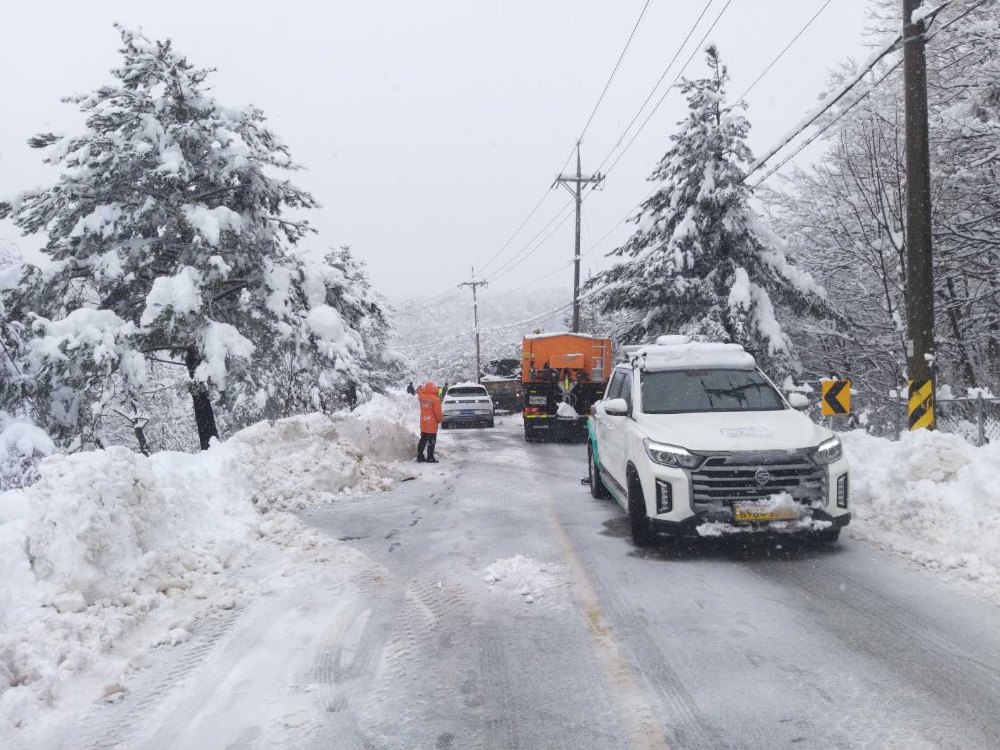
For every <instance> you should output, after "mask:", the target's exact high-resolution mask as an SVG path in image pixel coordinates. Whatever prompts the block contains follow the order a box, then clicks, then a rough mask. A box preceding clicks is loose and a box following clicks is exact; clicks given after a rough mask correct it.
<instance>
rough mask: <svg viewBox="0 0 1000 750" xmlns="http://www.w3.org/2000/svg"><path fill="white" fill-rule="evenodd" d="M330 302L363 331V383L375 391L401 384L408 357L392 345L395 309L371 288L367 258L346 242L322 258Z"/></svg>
mask: <svg viewBox="0 0 1000 750" xmlns="http://www.w3.org/2000/svg"><path fill="white" fill-rule="evenodd" d="M323 266H324V277H325V279H324V280H325V282H326V286H327V296H328V304H329V305H330V306H332V307H333V308H334V309H336V310H337V312H339V313H340V315H341V317H343V319H344V321H345V322H346V323H347V325H349V326H350V327H351V328H353V329H354V330H356V331H357V332H358V333H359V334H361V341H362V344H363V346H364V354H363V355H362V356H361V358H360V360H359V362H358V365H359V368H360V373H359V379H360V383H362V384H364V385H367V386H369V387H370V388H372V389H373V390H374V391H376V392H384V391H385V389H386V388H388V387H389V386H390V385H393V384H398V383H400V382H401V381H402V378H403V376H404V374H405V366H406V358H405V357H404V356H403V355H402V354H400V353H399V352H397V351H395V350H394V349H393V348H392V347H391V346H390V345H389V338H390V336H391V334H392V319H391V316H392V309H391V307H390V306H389V303H388V301H387V300H386V299H385V297H383V296H382V295H381V294H379V293H378V292H377V291H375V289H374V288H373V287H372V283H371V279H370V278H369V277H368V271H367V270H366V269H365V263H364V261H362V260H360V259H358V258H356V257H354V254H353V253H352V252H351V248H350V247H349V246H347V245H344V246H342V247H340V248H337V249H331V250H330V252H329V253H327V254H326V256H325V257H324V259H323Z"/></svg>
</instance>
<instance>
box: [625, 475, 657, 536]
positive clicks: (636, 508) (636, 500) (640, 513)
mask: <svg viewBox="0 0 1000 750" xmlns="http://www.w3.org/2000/svg"><path fill="white" fill-rule="evenodd" d="M628 521H629V529H630V530H631V532H632V543H633V544H634V545H635V546H636V547H648V546H649V545H651V544H652V543H653V541H654V540H655V536H654V534H653V525H652V524H651V523H650V521H649V515H647V513H646V498H645V496H644V495H643V494H642V484H641V483H640V482H639V477H637V476H635V475H634V474H633V475H632V476H630V477H629V482H628Z"/></svg>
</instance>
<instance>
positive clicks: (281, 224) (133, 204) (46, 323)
mask: <svg viewBox="0 0 1000 750" xmlns="http://www.w3.org/2000/svg"><path fill="white" fill-rule="evenodd" d="M118 28H119V31H120V34H121V39H122V47H121V50H120V51H121V54H122V57H123V62H122V64H121V65H120V66H119V67H118V68H116V69H114V70H113V71H112V75H113V76H114V79H115V81H114V82H113V83H111V84H109V85H105V86H102V87H100V88H98V89H96V90H95V91H93V92H90V93H88V94H81V95H76V96H73V97H69V98H68V99H67V100H66V101H68V102H70V103H75V104H78V105H79V106H80V108H81V110H82V111H83V112H84V113H85V114H86V117H87V120H86V123H87V129H86V131H85V132H84V133H82V134H81V135H78V136H76V137H70V138H66V137H59V136H55V135H52V134H42V135H39V136H36V137H35V138H33V139H31V141H29V143H30V145H31V146H33V147H35V148H44V149H46V150H47V153H46V157H45V161H46V162H47V163H49V164H51V165H53V166H57V167H59V168H61V170H62V172H61V175H60V178H59V181H58V183H57V184H55V185H53V186H51V187H48V188H46V189H41V190H30V191H27V192H25V193H23V194H22V195H20V196H18V197H17V198H16V199H14V200H12V201H8V202H0V217H8V216H9V217H12V218H13V220H14V222H15V223H16V225H17V226H18V227H19V228H20V229H21V230H22V231H24V232H25V233H33V232H41V231H45V232H47V234H48V242H47V244H46V246H45V248H44V252H45V253H46V254H47V255H48V256H49V258H50V259H51V261H53V263H52V264H51V266H50V268H49V269H47V271H46V273H45V274H44V275H43V276H41V277H40V281H39V284H40V288H39V289H38V290H37V292H36V294H35V296H34V298H35V300H36V302H37V304H36V306H35V309H34V312H35V313H37V314H38V315H40V316H41V319H40V320H38V321H36V323H35V324H34V329H35V331H36V335H37V336H40V337H43V338H47V339H48V344H49V346H48V348H47V349H46V348H45V347H42V349H45V350H46V351H48V353H49V354H52V353H54V352H55V351H56V350H58V351H59V352H61V354H62V355H64V356H65V358H67V359H68V360H70V361H71V362H72V363H74V364H73V366H74V367H77V370H78V371H79V370H80V368H81V367H82V365H81V364H80V362H79V361H78V360H80V353H83V354H84V355H85V354H86V353H87V352H86V351H85V349H80V350H74V349H72V348H69V346H70V345H75V344H77V343H79V341H80V338H81V336H84V337H86V335H90V339H91V340H93V341H101V342H104V343H105V344H107V343H108V342H113V344H114V346H113V347H112V348H110V349H107V352H106V353H108V358H107V359H106V360H105V361H104V362H103V363H102V367H103V369H104V373H105V374H109V373H110V374H114V373H115V372H116V371H117V372H119V373H120V372H122V371H123V368H124V373H125V375H126V377H125V378H124V390H125V394H124V395H125V396H128V393H127V391H128V390H129V389H134V388H137V387H140V386H141V384H142V383H143V382H144V380H145V373H144V360H143V357H145V358H156V359H157V360H158V361H161V362H162V361H167V362H171V363H173V364H175V365H176V366H178V367H179V368H183V369H184V371H186V373H187V375H188V376H189V378H190V381H189V388H190V393H191V398H192V403H193V406H194V414H195V419H196V423H197V427H198V433H199V439H200V443H201V445H202V447H207V446H208V444H209V441H210V440H211V438H212V437H214V436H216V435H217V434H218V428H217V426H216V420H215V413H214V409H213V403H212V393H213V391H214V392H218V393H222V394H224V395H225V397H226V398H225V403H226V404H227V406H228V407H229V408H235V407H236V406H238V405H239V404H240V403H241V402H243V401H246V400H248V399H249V398H250V397H255V398H256V399H257V400H258V401H260V400H261V399H262V396H261V389H262V385H263V384H264V383H265V382H266V378H265V377H262V376H263V375H266V373H267V372H268V370H269V367H270V369H273V360H274V359H275V358H277V357H280V356H281V355H282V354H285V353H287V352H288V351H289V350H292V351H293V352H294V356H295V360H296V362H295V367H296V369H297V371H306V372H309V373H310V374H312V375H315V376H316V379H317V380H318V379H319V377H320V376H321V377H322V378H323V379H324V380H325V381H327V382H332V381H336V380H337V379H338V378H340V377H343V376H344V374H345V373H349V372H351V371H352V370H356V369H357V365H356V363H355V359H356V358H357V357H358V356H360V355H361V354H362V353H363V344H362V342H361V337H360V336H359V335H358V334H357V332H355V331H353V330H352V329H351V328H350V327H349V326H347V325H345V324H344V322H343V320H342V318H341V316H340V313H339V312H338V311H337V310H336V309H335V308H333V307H331V306H329V305H328V304H327V302H328V290H327V288H326V286H325V283H324V279H323V278H322V275H321V274H318V273H315V272H311V271H309V269H307V268H306V267H305V266H304V265H303V263H302V262H301V261H299V260H298V259H296V258H295V257H293V256H291V255H290V254H289V252H288V248H289V246H290V245H295V244H297V243H298V242H300V241H301V240H302V239H303V238H304V237H305V236H306V235H307V234H309V233H310V232H311V231H312V230H311V229H310V227H309V225H308V223H307V222H306V221H302V220H299V219H293V218H288V217H287V216H286V215H285V211H286V210H287V209H303V208H312V207H314V206H315V205H316V202H315V200H314V199H313V197H312V196H311V195H310V194H309V193H307V192H305V191H303V190H301V189H299V188H297V187H295V186H294V185H293V184H292V183H290V182H289V181H287V180H281V179H276V178H275V177H273V176H271V173H273V172H274V171H276V170H290V169H298V168H299V167H298V166H297V165H295V164H294V163H293V162H292V160H291V158H290V156H289V151H288V148H287V147H286V146H285V145H284V144H283V143H282V142H281V141H280V140H279V139H278V138H277V137H276V136H275V134H274V133H272V132H271V130H269V129H268V128H267V127H266V125H265V117H264V114H263V112H261V110H259V109H257V108H256V107H253V106H247V107H240V108H234V107H227V106H223V105H222V104H220V103H219V102H217V101H216V100H215V99H214V98H213V97H212V96H210V95H209V93H208V88H207V86H206V79H207V78H208V76H209V74H210V73H211V72H212V71H210V70H205V69H199V68H195V67H194V66H193V65H191V64H190V63H189V62H188V61H187V59H186V58H185V57H183V56H181V55H180V54H178V53H177V52H176V51H175V50H174V48H173V46H172V44H171V42H170V41H169V40H168V41H165V42H160V41H157V42H153V41H150V40H149V39H147V38H146V37H145V36H143V35H142V34H141V33H138V32H135V31H130V30H128V29H124V28H120V27H118ZM98 312H99V313H100V315H95V313H98ZM74 316H75V318H76V322H77V323H83V322H84V318H87V321H86V322H88V323H94V321H97V320H98V319H99V322H100V326H97V327H96V328H95V327H94V326H90V327H89V328H87V327H85V326H84V327H78V328H75V329H74V330H73V331H72V333H73V335H74V336H75V338H73V339H72V340H71V341H67V340H64V341H60V340H59V339H58V338H52V335H51V331H50V328H51V327H52V326H55V325H57V324H60V323H62V322H63V321H64V320H68V319H70V318H73V317H74ZM65 327H66V326H65V325H63V328H65ZM53 346H54V347H55V349H52V347H53ZM101 351H102V352H105V350H104V349H102V350H101ZM112 355H113V356H112ZM138 355H141V356H138ZM251 355H253V358H252V359H251ZM269 363H270V364H269ZM57 364H58V363H57V362H56V361H54V360H52V359H51V358H50V359H49V360H45V361H42V360H39V361H38V362H37V365H38V366H39V367H41V368H43V369H42V371H41V372H38V373H35V375H36V376H37V377H43V376H44V377H48V378H49V379H50V381H51V385H52V389H53V391H54V392H55V391H56V390H59V389H61V391H60V392H62V393H63V395H64V396H66V398H67V399H69V400H70V401H73V400H74V399H76V400H79V399H80V398H81V393H80V391H79V390H78V389H79V388H80V387H81V385H82V384H81V382H79V380H77V381H74V382H71V383H60V382H59V377H60V372H59V368H58V367H56V365H57ZM90 374H91V375H92V374H93V373H90ZM84 398H85V399H86V398H90V399H91V401H94V400H95V399H97V397H96V396H93V395H91V396H84ZM263 398H264V400H266V395H265V396H264V397H263ZM70 406H75V403H74V404H70ZM60 410H61V411H62V412H63V413H66V411H67V410H66V405H63V406H62V407H60Z"/></svg>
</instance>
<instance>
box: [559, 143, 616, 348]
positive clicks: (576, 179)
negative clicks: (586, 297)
mask: <svg viewBox="0 0 1000 750" xmlns="http://www.w3.org/2000/svg"><path fill="white" fill-rule="evenodd" d="M603 181H604V177H603V176H602V175H601V173H600V172H598V173H597V174H594V175H584V174H582V173H581V169H580V142H579V141H577V142H576V174H575V175H572V174H561V175H559V176H558V177H556V181H555V182H554V183H552V187H555V186H556V185H562V186H563V187H564V188H566V189H567V190H569V192H570V193H572V194H573V197H574V198H575V199H576V245H575V251H574V254H573V333H579V332H580V208H581V206H582V205H583V186H584V185H594V186H595V187H597V186H598V185H600V184H601V183H602V182H603ZM570 183H573V185H574V187H570Z"/></svg>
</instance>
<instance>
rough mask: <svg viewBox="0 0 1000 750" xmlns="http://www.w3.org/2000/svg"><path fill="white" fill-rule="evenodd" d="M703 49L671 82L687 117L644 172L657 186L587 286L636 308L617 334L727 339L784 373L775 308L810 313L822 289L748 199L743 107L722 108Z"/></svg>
mask: <svg viewBox="0 0 1000 750" xmlns="http://www.w3.org/2000/svg"><path fill="white" fill-rule="evenodd" d="M705 52H706V62H707V64H708V67H709V70H710V74H709V76H708V77H707V78H702V79H698V80H693V81H689V80H683V81H682V82H681V84H680V85H679V88H680V90H681V91H682V92H683V94H684V95H685V96H686V97H687V100H688V110H689V112H688V116H687V117H686V118H685V119H684V120H683V121H681V122H680V123H679V128H678V131H677V132H676V133H674V134H673V135H672V136H671V138H670V140H671V141H672V145H671V147H670V149H669V150H668V151H667V153H666V155H665V156H664V157H663V158H662V159H661V160H660V163H659V164H658V165H657V167H656V169H655V170H654V172H653V174H652V175H651V177H650V181H651V182H654V183H657V184H658V188H657V190H656V192H655V193H654V194H653V195H652V196H651V197H650V198H649V199H647V200H646V201H645V202H644V203H643V204H642V208H641V211H640V213H639V215H638V216H637V217H636V223H637V224H638V229H637V231H636V232H635V233H634V234H633V235H632V237H631V238H630V239H629V240H628V241H627V242H626V243H625V244H624V245H622V246H621V247H619V248H618V249H617V250H615V251H614V252H613V254H614V255H617V256H618V257H620V258H622V260H621V261H620V262H619V263H617V264H616V265H615V266H614V267H612V268H611V269H609V270H607V271H605V272H604V273H602V274H600V275H599V276H597V277H596V278H595V279H594V280H593V281H592V282H591V283H590V286H591V287H592V288H598V289H601V291H600V292H599V293H598V294H599V297H600V299H601V302H602V309H603V310H604V311H605V312H632V313H636V314H637V315H636V317H635V318H633V319H634V320H635V321H636V322H634V323H633V324H632V325H630V326H628V327H627V330H625V331H623V334H624V338H625V339H626V340H628V339H639V338H648V337H650V336H653V335H656V334H659V333H664V332H676V333H684V334H688V335H693V336H703V337H706V338H709V339H711V340H715V341H724V342H736V343H739V344H742V345H743V346H744V347H745V348H747V349H748V350H750V351H753V352H754V354H755V355H757V356H758V357H759V358H762V359H763V360H764V361H765V362H766V363H770V364H771V365H772V366H774V367H776V368H777V369H779V370H786V369H788V368H790V367H793V366H794V360H793V358H792V356H791V352H790V341H789V339H788V337H787V335H786V334H785V332H784V330H783V329H782V326H781V325H780V323H779V322H778V318H777V315H776V313H775V304H776V303H780V304H784V305H787V306H789V307H791V308H794V309H795V310H797V311H799V312H802V313H816V314H819V313H822V310H823V297H824V291H823V289H822V288H821V287H820V286H819V285H818V284H817V283H816V282H815V281H814V280H813V278H812V277H811V276H810V275H809V274H808V273H806V272H804V271H802V270H800V269H798V268H796V267H795V266H794V265H792V263H790V262H789V260H788V258H787V257H786V255H785V245H784V243H783V242H782V241H781V240H780V239H779V238H778V237H777V236H775V235H774V234H773V233H772V232H770V231H769V230H767V229H766V227H764V226H763V224H761V222H760V221H759V220H758V218H757V216H756V214H755V213H754V211H753V209H752V208H751V206H750V204H749V201H750V192H749V188H748V186H747V185H746V184H745V176H746V169H747V166H748V165H749V164H750V163H752V162H753V157H752V155H751V153H750V149H749V148H748V147H747V145H746V142H745V141H746V136H747V133H748V131H749V129H750V124H749V122H748V121H747V119H746V117H745V116H744V115H743V113H742V110H743V109H744V107H745V105H742V104H737V105H735V106H727V105H726V104H725V86H726V83H727V82H728V80H729V75H728V73H727V71H726V67H725V66H724V65H723V64H722V62H721V60H720V59H719V55H718V51H717V50H716V48H715V47H714V46H710V47H708V48H707V49H706V50H705Z"/></svg>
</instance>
